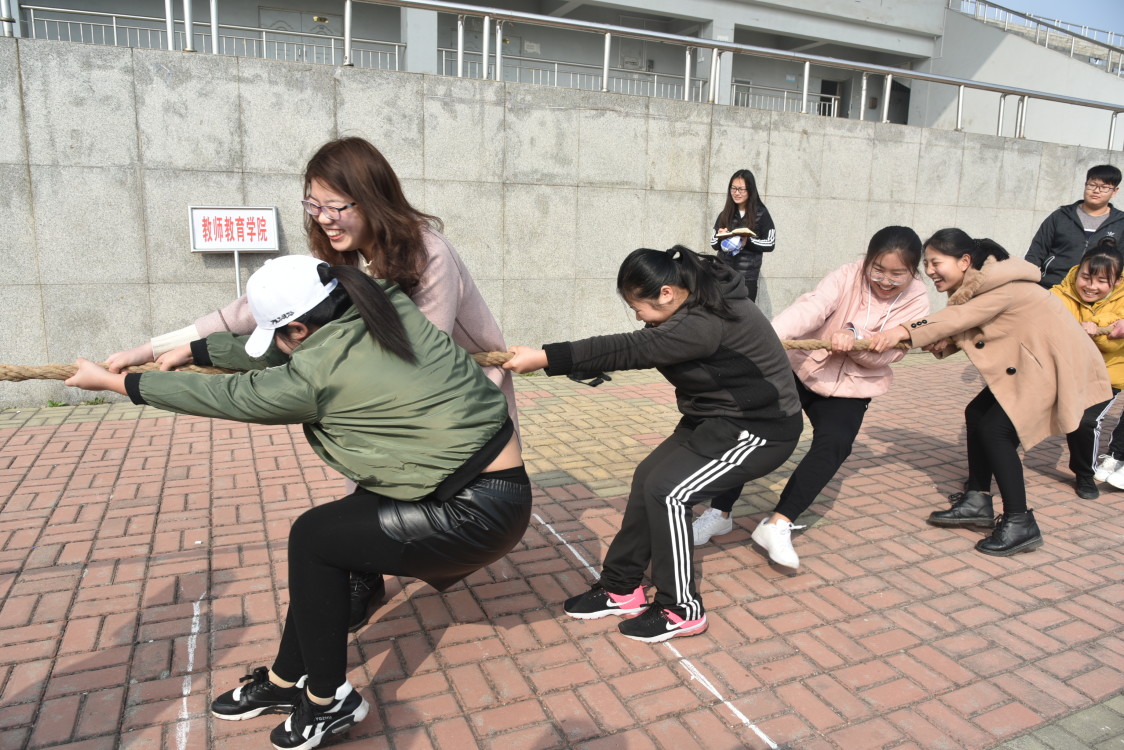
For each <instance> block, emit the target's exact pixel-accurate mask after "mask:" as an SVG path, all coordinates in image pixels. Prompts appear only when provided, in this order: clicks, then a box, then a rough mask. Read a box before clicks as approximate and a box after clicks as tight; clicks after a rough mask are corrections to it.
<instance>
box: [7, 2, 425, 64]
mask: <svg viewBox="0 0 1124 750" xmlns="http://www.w3.org/2000/svg"><path fill="white" fill-rule="evenodd" d="M22 8H23V10H24V11H25V12H26V13H27V29H28V36H30V37H31V38H32V39H50V40H58V41H67V42H80V43H84V44H103V45H109V46H114V47H142V48H147V49H168V48H169V44H168V30H167V29H168V27H167V24H166V19H163V18H154V17H151V16H133V15H127V14H124V13H97V12H94V11H72V10H64V9H60V8H46V7H42V6H36V5H24V6H22ZM172 28H173V29H174V31H173V40H174V43H173V44H172V45H171V47H172V48H174V49H193V50H199V51H201V52H211V53H217V54H223V55H231V56H235V57H258V58H266V59H270V60H288V61H291V62H292V61H299V62H312V63H321V64H326V65H342V64H344V61H345V60H344V37H342V36H326V35H319V34H315V35H314V34H308V33H304V34H302V33H300V32H295V31H282V30H274V29H260V28H252V27H249V26H232V25H229V24H220V25H217V28H218V29H219V30H220V33H219V37H218V39H219V43H218V49H217V50H216V49H215V46H214V44H213V39H214V33H213V31H212V29H213V28H215V26H212V25H208V24H203V23H192V30H193V33H192V39H191V45H190V46H189V45H188V44H187V40H186V38H185V36H184V34H185V32H184V29H183V22H182V21H177V22H175V23H174V25H173V27H172ZM352 42H353V49H352V64H354V65H356V66H358V67H362V68H378V69H380V70H400V69H401V60H402V50H403V49H404V48H405V45H403V44H399V43H397V42H382V41H378V40H375V39H353V40H352Z"/></svg>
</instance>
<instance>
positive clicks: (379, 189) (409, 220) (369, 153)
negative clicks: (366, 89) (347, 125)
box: [304, 138, 442, 294]
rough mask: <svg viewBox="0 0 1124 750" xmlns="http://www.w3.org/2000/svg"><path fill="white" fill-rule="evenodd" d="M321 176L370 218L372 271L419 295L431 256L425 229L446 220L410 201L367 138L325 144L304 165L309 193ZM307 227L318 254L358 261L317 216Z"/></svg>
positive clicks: (337, 260) (331, 260)
mask: <svg viewBox="0 0 1124 750" xmlns="http://www.w3.org/2000/svg"><path fill="white" fill-rule="evenodd" d="M313 180H319V181H320V182H323V183H324V184H325V185H327V186H328V187H330V188H332V189H333V190H338V191H339V192H341V193H344V194H346V195H348V196H350V197H351V199H352V200H353V201H355V204H356V205H355V207H354V208H353V209H351V210H353V211H356V212H357V213H358V214H359V215H360V216H362V217H363V219H364V220H365V221H366V222H367V226H368V227H369V228H370V230H371V236H372V237H374V247H372V248H371V250H372V253H373V256H374V260H373V261H372V262H371V266H370V268H369V272H370V274H371V275H372V276H375V277H377V278H380V279H386V280H388V281H393V282H394V283H396V284H398V286H400V287H402V291H404V292H406V294H413V293H414V290H416V289H417V287H418V284H419V283H420V281H421V276H422V273H423V272H424V271H425V264H426V261H427V256H426V251H425V244H424V242H423V240H422V230H423V228H425V227H426V226H427V225H428V226H431V227H433V228H435V229H438V230H440V229H441V228H442V224H441V220H440V219H438V218H437V217H436V216H430V215H429V214H426V213H422V212H421V211H419V210H417V209H416V208H414V207H413V206H412V205H410V202H409V201H408V200H406V194H405V193H404V192H403V191H402V184H401V183H400V182H399V181H398V175H396V174H395V173H394V170H393V169H391V167H390V163H389V162H387V160H386V157H384V156H383V155H382V153H381V152H380V151H379V150H378V149H377V148H375V147H374V146H373V145H371V144H370V143H369V142H368V141H366V140H364V139H362V138H340V139H338V140H334V141H329V142H328V143H325V144H324V145H323V146H321V147H320V149H319V150H318V151H317V152H316V153H315V154H314V155H313V157H312V158H311V159H309V160H308V165H307V166H306V167H305V169H304V194H305V197H306V198H307V197H308V195H309V192H310V191H311V190H312V181H313ZM304 228H305V232H306V233H307V234H308V246H309V250H310V251H311V253H312V255H313V256H314V257H316V258H319V259H320V260H323V261H326V262H328V263H330V264H332V265H333V266H340V265H346V266H355V265H358V255H359V253H358V251H356V250H348V251H347V252H342V253H341V252H337V251H336V250H335V249H333V248H332V243H331V242H329V241H328V235H327V234H325V233H324V228H323V227H322V226H321V225H320V222H319V221H317V217H315V216H310V215H308V214H305V217H304Z"/></svg>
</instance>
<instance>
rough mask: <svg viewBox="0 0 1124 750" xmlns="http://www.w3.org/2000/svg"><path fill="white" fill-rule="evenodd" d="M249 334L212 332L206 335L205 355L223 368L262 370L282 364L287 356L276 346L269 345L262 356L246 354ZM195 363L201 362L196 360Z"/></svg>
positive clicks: (243, 370)
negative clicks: (255, 356)
mask: <svg viewBox="0 0 1124 750" xmlns="http://www.w3.org/2000/svg"><path fill="white" fill-rule="evenodd" d="M248 338H249V336H238V335H235V334H233V333H228V332H226V331H223V332H221V333H212V334H211V335H210V336H208V337H207V339H206V341H207V356H208V357H209V358H210V360H211V364H212V365H213V366H215V367H221V368H223V369H224V370H238V371H240V372H245V371H247V370H263V369H265V368H267V367H275V366H277V365H283V364H285V363H286V362H288V361H289V357H288V356H287V355H286V354H284V353H283V352H282V351H281V350H279V349H278V348H277V347H276V346H271V347H270V348H269V350H268V351H267V352H266V353H265V355H264V356H262V357H259V358H254V357H251V356H249V355H248V354H246V339H248ZM196 364H201V363H199V362H197V363H196Z"/></svg>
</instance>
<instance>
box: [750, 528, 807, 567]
mask: <svg viewBox="0 0 1124 750" xmlns="http://www.w3.org/2000/svg"><path fill="white" fill-rule="evenodd" d="M806 528H808V527H807V526H797V525H796V524H794V523H792V522H790V521H777V522H776V523H769V519H767V518H766V519H764V520H763V521H761V523H759V524H757V528H756V529H754V530H753V541H755V542H757V543H758V544H759V545H761V546H762V547H764V548H765V551H766V552H768V553H769V559H770V560H772V561H773V562H775V563H776V564H777V565H783V566H785V567H786V568H799V567H800V558H799V557H798V556H797V555H796V550H794V549H793V548H792V530H793V529H806Z"/></svg>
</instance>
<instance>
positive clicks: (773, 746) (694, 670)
mask: <svg viewBox="0 0 1124 750" xmlns="http://www.w3.org/2000/svg"><path fill="white" fill-rule="evenodd" d="M664 645H665V646H667V647H668V648H669V649H671V653H673V654H675V658H677V659H678V660H679V663H680V664H682V665H683V668H684V669H686V670H687V671H688V672H690V673H691V677H692V678H693V679H696V680H698V681H699V683H700V684H702V686H703V687H704V688H706V689H707V690H709V691H710V692H711V694H712V695H713V696H714V697H715V698H717V699H718V700H720V701H722V705H723V706H725V707H726V708H728V709H730V712H731V713H733V714H734V716H736V717H738V721H740V722H741V723H742V724H745V725H746V726H747V727H749V728H750V729H752V730H753V732H754V734H756V735H757V736H758V737H760V738H761V739H762V741H763V742H764V743H765V744H766V745H768V746H769V748H770V750H777V743H775V742H773V741H772V740H771V739H769V736H768V735H767V734H765V733H764V732H762V731H761V730H760V729H759V728H758V726H757V725H756V724H754V723H753V722H752V721H750V720H749V717H748V716H746V715H745V714H743V713H742V712H741V711H739V710H738V707H737V706H735V705H734V704H733V703H730V701H728V700H726V699H725V698H723V697H722V694H721V693H719V692H718V690H717V688H715V687H714V685H712V684H711V683H710V680H708V679H706V677H703V674H702V672H700V671H699V670H698V667H696V666H695V665H694V664H692V663H691V662H689V661H688V660H686V659H684V658H683V655H682V654H680V653H679V651H678V650H677V649H676V648H675V646H672V645H671V644H670V643H667V642H665V643H664Z"/></svg>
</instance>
